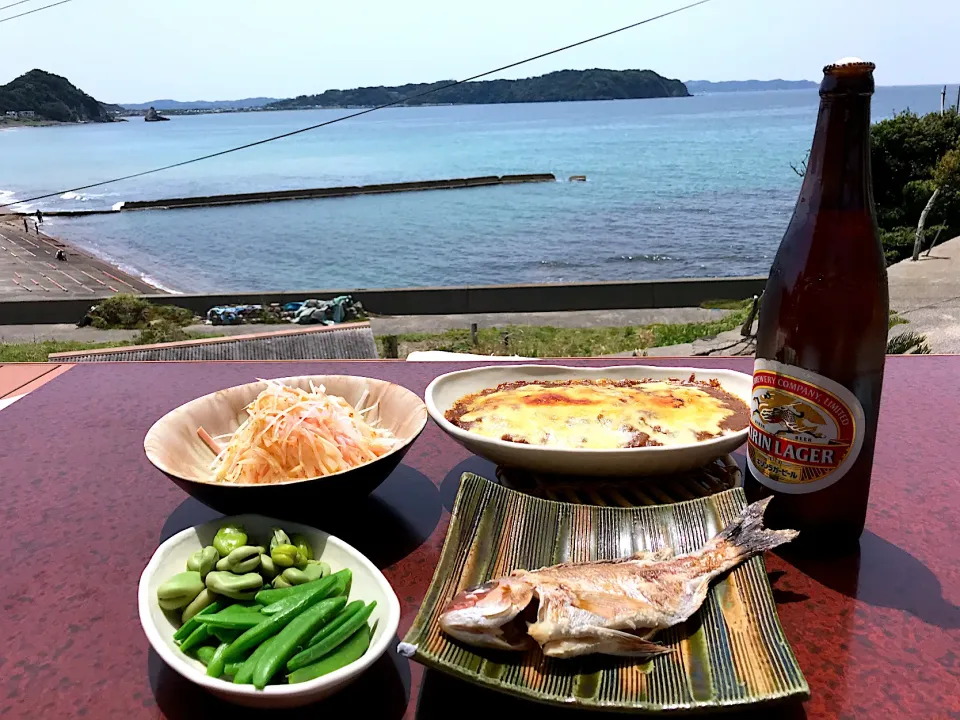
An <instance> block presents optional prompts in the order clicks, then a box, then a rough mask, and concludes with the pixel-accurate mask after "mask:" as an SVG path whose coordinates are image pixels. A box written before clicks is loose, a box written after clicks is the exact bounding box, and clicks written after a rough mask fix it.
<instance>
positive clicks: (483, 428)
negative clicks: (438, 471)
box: [447, 380, 747, 449]
mask: <svg viewBox="0 0 960 720" xmlns="http://www.w3.org/2000/svg"><path fill="white" fill-rule="evenodd" d="M707 387H708V386H707ZM708 389H709V390H712V391H713V392H712V393H711V392H708V390H707V389H705V386H703V385H701V386H698V385H696V384H684V383H681V382H680V381H676V380H674V381H667V380H665V381H653V380H650V381H644V382H636V383H630V384H623V383H618V382H616V381H611V380H596V381H574V382H572V383H571V384H557V383H543V384H537V383H530V384H521V383H512V384H507V385H503V386H500V387H499V388H496V389H494V390H487V391H484V392H482V393H477V394H474V395H468V396H466V397H464V398H461V399H460V400H459V401H458V402H457V404H456V405H455V406H454V409H453V410H452V411H450V412H449V413H447V419H448V420H450V421H451V422H453V423H454V424H456V425H458V426H460V427H462V428H464V429H466V430H469V431H470V432H472V433H477V434H478V435H484V436H486V437H492V438H498V439H502V440H509V441H513V442H520V443H528V444H531V445H545V446H548V447H563V448H591V449H613V448H624V447H642V446H644V445H687V444H692V443H696V442H699V441H702V440H707V439H709V438H710V437H714V436H719V435H723V434H726V433H729V432H732V431H735V430H734V429H731V428H729V427H722V425H725V423H724V420H728V419H732V418H731V416H733V415H738V416H739V415H741V414H743V415H744V416H745V415H746V412H747V406H746V404H745V403H743V401H741V400H740V399H739V398H736V397H734V396H732V395H730V394H728V393H726V392H724V391H722V390H720V389H719V388H709V387H708ZM717 395H719V396H720V397H717ZM731 404H733V406H734V407H731ZM740 406H742V407H740ZM736 424H737V425H742V427H746V420H745V419H744V421H743V423H736ZM742 427H741V428H736V429H742Z"/></svg>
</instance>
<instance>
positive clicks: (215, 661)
mask: <svg viewBox="0 0 960 720" xmlns="http://www.w3.org/2000/svg"><path fill="white" fill-rule="evenodd" d="M229 647H230V645H229V643H225V642H224V643H220V645H219V646H218V647H217V649H216V651H215V652H214V653H213V657H212V658H210V662H209V663H208V664H207V675H209V676H210V677H214V678H218V677H220V676H221V675H223V667H224V665H226V664H227V661H226V660H225V659H224V655H225V654H226V652H227V648H229Z"/></svg>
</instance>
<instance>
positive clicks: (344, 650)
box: [287, 625, 370, 685]
mask: <svg viewBox="0 0 960 720" xmlns="http://www.w3.org/2000/svg"><path fill="white" fill-rule="evenodd" d="M369 648H370V626H369V625H364V626H363V627H361V628H360V629H359V630H357V631H356V632H355V633H354V634H353V635H351V636H350V639H349V640H347V641H346V642H345V643H344V644H343V645H341V646H340V647H339V648H338V649H337V650H336V651H334V652H332V653H330V654H329V655H327V656H326V657H325V658H323V659H322V660H318V661H317V662H315V663H313V664H312V665H307V666H306V667H303V668H300V669H299V670H296V671H295V672H292V673H290V674H289V675H287V682H288V683H290V684H291V685H293V684H296V683H302V682H307V681H308V680H315V679H316V678H318V677H321V676H323V675H327V674H328V673H332V672H333V671H334V670H339V669H340V668H342V667H346V666H347V665H349V664H350V663H352V662H356V661H357V660H359V659H360V658H362V657H363V655H364V653H366V652H367V650H368V649H369Z"/></svg>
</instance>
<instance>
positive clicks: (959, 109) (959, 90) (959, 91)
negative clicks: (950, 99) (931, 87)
mask: <svg viewBox="0 0 960 720" xmlns="http://www.w3.org/2000/svg"><path fill="white" fill-rule="evenodd" d="M957 112H958V113H960V85H957Z"/></svg>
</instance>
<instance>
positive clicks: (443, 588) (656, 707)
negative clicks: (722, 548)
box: [403, 473, 810, 713]
mask: <svg viewBox="0 0 960 720" xmlns="http://www.w3.org/2000/svg"><path fill="white" fill-rule="evenodd" d="M745 506H746V500H745V497H744V494H743V490H741V489H740V488H736V489H733V490H727V491H724V492H721V493H719V494H717V495H713V496H710V497H705V498H700V499H697V500H690V501H688V502H682V503H676V504H673V505H664V506H659V507H640V508H609V507H594V506H588V505H572V504H568V503H558V502H552V501H550V500H541V499H539V498H535V497H532V496H530V495H524V494H521V493H518V492H514V491H513V490H508V489H506V488H503V487H501V486H499V485H496V484H494V483H492V482H489V481H487V480H484V479H483V478H481V477H477V476H476V475H472V474H470V473H466V474H464V476H463V479H462V481H461V485H460V491H459V493H458V494H457V499H456V503H455V504H454V507H453V514H452V517H451V519H450V528H449V530H448V531H447V537H446V540H445V541H444V545H443V552H442V553H441V556H440V564H439V565H438V566H437V570H436V572H435V574H434V577H433V582H432V583H431V584H430V588H429V589H428V590H427V595H426V597H425V598H424V601H423V604H422V605H421V607H420V611H419V612H418V613H417V617H416V619H415V620H414V623H413V626H412V627H411V628H410V631H409V632H408V633H407V635H406V637H405V638H404V643H405V647H404V648H403V649H404V650H405V654H408V653H411V652H412V653H413V654H412V657H413V658H414V659H415V660H417V661H418V662H420V663H422V664H424V665H426V666H428V667H431V668H436V669H438V670H442V671H444V672H448V673H451V674H453V675H455V676H457V677H459V678H461V679H464V680H468V681H470V682H474V683H478V684H480V685H482V686H484V687H488V688H490V689H493V690H499V691H502V692H505V693H509V694H511V695H515V696H519V697H523V698H527V699H529V700H536V701H538V702H544V703H550V704H554V705H562V706H564V707H570V706H580V707H584V708H589V709H594V710H613V711H620V712H624V711H626V712H635V713H650V712H665V711H686V712H690V711H698V710H703V711H706V710H711V709H721V708H733V707H738V706H745V705H749V704H753V703H765V702H772V701H779V700H784V699H787V698H795V699H806V698H807V697H809V694H810V691H809V688H808V686H807V682H806V680H805V679H804V677H803V673H802V672H801V671H800V668H799V666H798V665H797V661H796V658H794V655H793V651H792V650H791V649H790V645H789V644H788V643H787V639H786V638H785V637H784V634H783V629H782V628H781V627H780V622H779V620H778V619H777V613H776V609H775V605H774V601H773V595H772V593H771V590H770V584H769V582H768V581H767V575H766V571H765V570H764V565H763V559H762V558H760V557H754V558H752V559H751V560H749V561H748V562H746V563H744V564H743V565H741V566H740V567H738V568H736V569H735V570H734V571H733V572H731V573H730V574H729V575H728V576H727V577H726V578H725V579H723V580H722V581H720V582H718V583H716V585H715V586H714V588H713V589H712V590H711V592H710V594H709V595H708V596H707V600H706V602H705V603H704V604H703V607H702V608H701V609H700V612H699V613H698V614H697V615H695V616H694V617H693V618H691V619H690V620H689V621H687V622H686V623H685V624H683V625H681V626H677V627H674V628H671V629H670V630H668V631H665V632H663V633H661V634H660V635H659V636H658V637H657V641H658V642H662V643H664V644H666V645H668V646H670V647H672V648H674V649H675V650H676V652H674V653H673V654H671V655H665V656H662V657H660V658H657V659H656V660H654V661H653V662H650V663H646V664H637V663H636V662H635V661H633V660H630V659H627V658H612V657H602V656H590V657H586V658H574V659H570V660H557V659H550V658H545V657H543V655H541V654H540V652H539V651H534V652H530V653H526V654H516V655H512V654H510V653H496V652H492V651H485V650H473V649H467V648H466V647H464V646H463V645H460V644H457V643H456V642H454V641H452V640H451V639H449V638H448V637H447V636H445V635H444V634H443V633H442V632H441V630H440V626H439V623H438V620H437V618H438V615H439V613H440V611H441V610H442V609H443V607H444V605H446V603H447V602H448V601H449V600H450V599H451V598H452V597H453V596H454V595H455V594H456V593H458V592H459V591H460V590H462V589H464V588H467V587H470V586H472V585H477V584H479V583H482V582H484V581H486V580H488V579H490V578H495V577H500V576H502V575H507V574H509V573H510V572H511V571H512V570H514V569H517V568H524V569H536V568H540V567H544V566H546V565H554V564H556V563H561V562H577V561H585V560H597V559H608V558H618V557H624V556H627V555H630V554H632V553H635V552H638V551H641V550H657V549H660V548H663V547H671V548H673V549H674V550H675V551H676V552H677V553H678V554H679V553H686V552H691V551H693V550H696V549H697V548H699V547H700V546H702V545H703V544H704V543H705V542H706V541H707V540H708V539H709V538H711V537H713V536H714V535H715V534H716V533H717V532H719V530H720V529H721V528H723V527H724V526H725V525H727V524H728V523H729V522H730V521H732V520H733V519H735V518H736V517H737V516H738V515H739V514H740V511H741V510H742V509H743V508H744V507H745Z"/></svg>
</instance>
